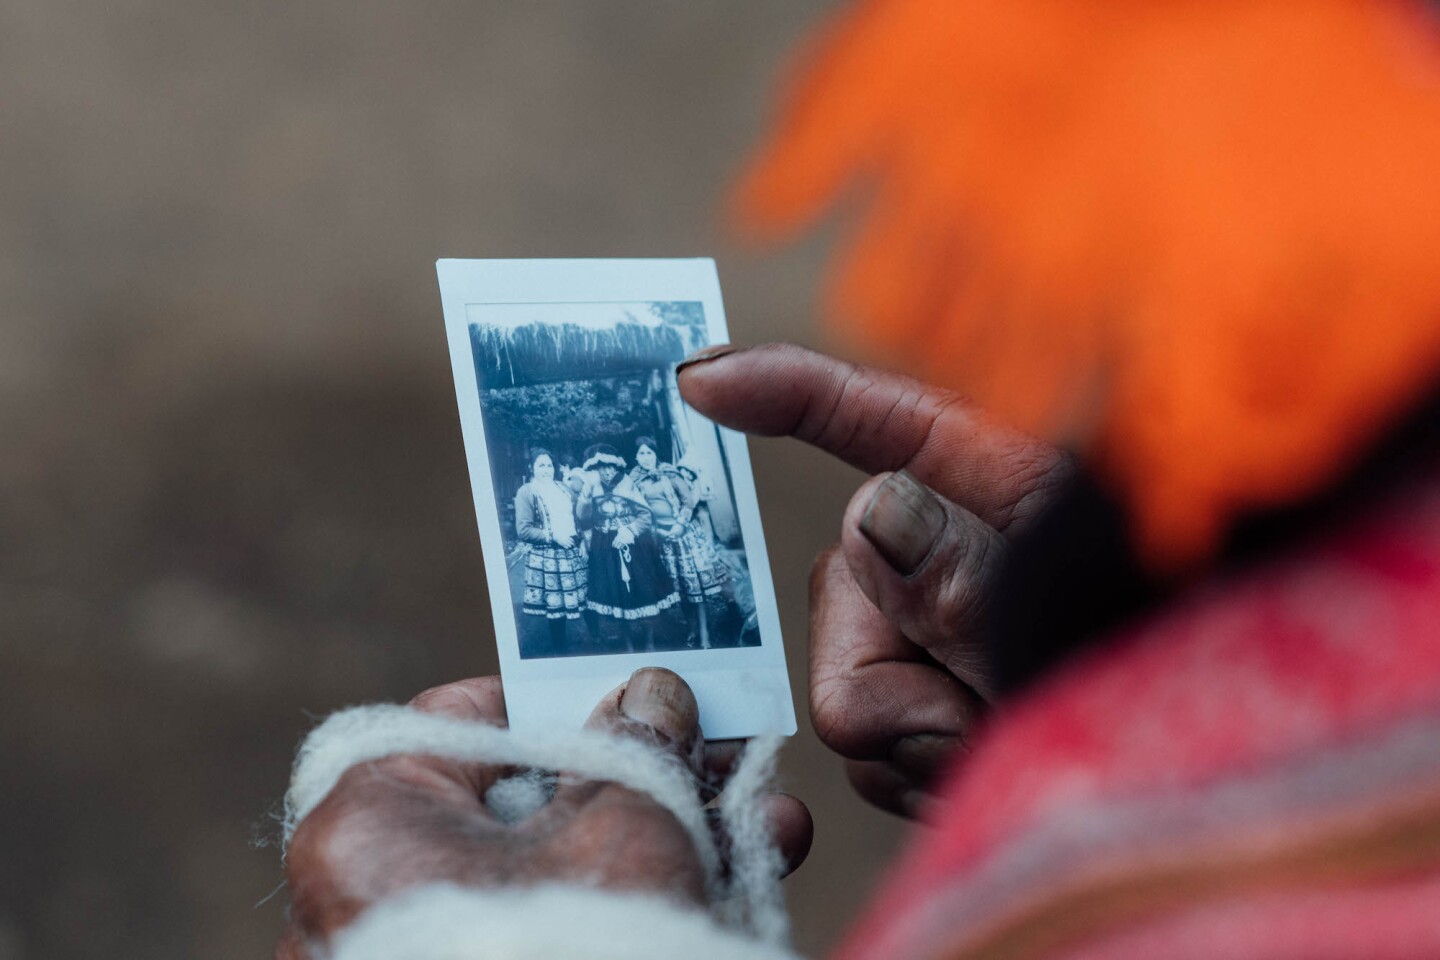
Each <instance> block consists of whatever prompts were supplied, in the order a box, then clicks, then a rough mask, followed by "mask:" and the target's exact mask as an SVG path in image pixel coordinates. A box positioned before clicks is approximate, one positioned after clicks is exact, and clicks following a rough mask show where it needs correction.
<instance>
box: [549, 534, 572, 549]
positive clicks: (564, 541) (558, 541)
mask: <svg viewBox="0 0 1440 960" xmlns="http://www.w3.org/2000/svg"><path fill="white" fill-rule="evenodd" d="M553 539H554V541H555V545H556V546H558V547H564V548H565V549H566V550H569V549H570V548H571V547H573V546H575V538H574V536H565V537H554V538H553Z"/></svg>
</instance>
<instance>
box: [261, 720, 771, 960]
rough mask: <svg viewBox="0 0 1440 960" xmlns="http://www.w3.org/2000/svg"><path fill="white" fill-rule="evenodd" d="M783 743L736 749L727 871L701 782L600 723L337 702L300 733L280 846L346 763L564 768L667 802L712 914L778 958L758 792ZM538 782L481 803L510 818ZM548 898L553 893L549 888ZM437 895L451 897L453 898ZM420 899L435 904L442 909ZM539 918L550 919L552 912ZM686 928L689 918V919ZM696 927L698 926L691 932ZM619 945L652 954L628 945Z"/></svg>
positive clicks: (726, 806)
mask: <svg viewBox="0 0 1440 960" xmlns="http://www.w3.org/2000/svg"><path fill="white" fill-rule="evenodd" d="M782 743H783V738H781V737H778V736H775V737H760V738H756V739H755V740H752V741H751V742H750V744H749V745H748V746H747V747H746V749H745V751H744V753H743V754H742V755H741V758H740V760H739V762H738V763H737V765H736V768H735V770H734V772H733V774H732V776H731V778H730V782H729V785H728V786H727V788H726V790H725V793H724V794H723V795H722V797H721V800H720V804H719V806H720V820H721V825H722V826H723V827H724V829H725V831H726V833H727V834H728V835H729V838H730V867H731V869H730V874H729V877H728V878H726V877H724V876H722V872H721V869H720V855H719V851H718V849H717V847H716V840H715V835H714V833H713V832H712V831H711V829H710V827H709V823H708V818H707V817H706V813H705V810H704V807H703V806H702V804H701V803H700V799H699V795H698V789H697V788H698V784H697V783H696V781H695V778H694V776H693V775H692V774H691V773H690V771H689V770H688V769H686V768H685V767H684V765H683V764H682V763H681V762H680V761H679V760H678V759H676V758H675V757H674V756H673V755H671V754H668V753H665V752H664V751H662V750H660V749H658V748H655V747H650V746H647V745H646V744H644V743H641V742H639V741H637V740H633V739H628V738H623V737H612V736H608V735H606V734H603V733H599V732H597V731H591V730H577V731H569V732H563V733H561V732H550V733H546V734H533V733H532V734H518V733H516V732H514V731H512V730H508V729H506V728H503V727H495V726H491V725H489V724H485V723H478V722H474V721H465V720H457V719H453V718H450V717H444V716H439V715H436V714H429V713H421V712H419V711H417V710H413V709H411V708H409V707H401V706H395V705H390V704H385V705H376V706H365V707H352V708H350V709H348V710H342V711H340V712H339V713H335V714H333V715H331V716H330V717H328V718H327V719H326V720H325V722H323V723H322V724H320V725H319V726H318V727H316V728H315V729H314V730H313V731H311V733H310V735H309V736H308V737H306V738H305V741H304V743H302V744H301V746H300V750H299V752H298V754H297V755H296V758H295V767H294V770H293V771H292V774H291V780H290V790H289V792H288V793H287V794H286V796H285V821H284V837H285V842H286V843H287V844H288V843H289V840H290V838H291V836H293V834H294V832H295V827H296V825H297V824H298V823H299V822H300V820H301V819H303V818H304V817H305V816H306V815H307V814H308V813H310V811H311V810H313V809H315V807H316V806H318V805H319V803H320V802H321V801H322V800H323V799H324V798H325V796H326V794H328V793H329V792H330V790H331V789H333V788H334V786H335V784H336V783H337V782H338V781H339V780H340V777H341V775H342V774H344V772H345V771H346V770H348V769H349V768H350V767H353V766H355V765H357V764H361V763H367V762H370V761H373V760H378V759H380V758H382V757H387V756H393V755H396V754H405V753H408V754H422V755H428V756H439V757H445V758H447V759H451V760H458V761H461V762H467V763H493V764H501V765H506V766H519V767H527V768H532V769H535V770H542V771H561V770H563V771H565V772H566V773H567V774H570V775H575V776H580V777H583V778H585V779H591V780H606V781H610V782H614V783H619V784H622V785H623V786H625V787H628V788H629V789H632V790H635V791H637V792H641V793H645V794H647V795H648V796H650V797H651V798H652V799H654V800H655V802H656V803H658V804H660V805H661V806H663V807H664V808H665V809H667V810H669V811H670V813H671V814H673V815H674V816H675V818H676V819H677V820H678V821H679V822H680V824H681V825H682V826H683V827H684V828H685V830H686V832H687V833H688V834H689V836H690V839H691V842H692V843H693V844H694V845H695V849H696V852H697V854H698V856H699V857H700V861H701V865H702V867H703V868H704V870H705V875H706V886H707V889H708V891H709V893H710V899H711V902H712V903H714V904H715V912H716V918H717V919H718V920H719V921H720V922H722V923H724V924H726V925H728V926H729V927H730V928H731V929H733V930H736V931H740V932H743V933H748V934H749V935H751V936H754V937H757V938H759V939H760V940H761V941H763V943H765V944H767V945H770V946H771V947H773V948H775V949H779V950H782V953H777V954H775V956H782V955H786V954H784V953H783V947H782V945H783V944H785V943H786V942H787V941H788V938H789V918H788V915H787V914H786V911H785V907H784V898H783V895H782V892H781V889H780V873H781V870H782V868H783V862H782V859H781V856H780V853H779V851H778V850H777V849H776V847H775V844H774V842H773V840H772V839H771V837H770V835H769V831H768V829H767V827H766V823H765V818H764V811H763V810H762V808H761V800H762V798H763V796H764V793H765V791H766V789H767V788H768V786H769V784H770V782H771V780H772V778H773V776H774V771H775V760H776V755H777V754H778V752H779V749H780V746H781V745H782ZM515 779H517V780H523V779H524V778H515ZM542 790H543V787H541V786H540V784H539V780H538V779H537V778H532V779H531V783H530V785H529V786H528V787H526V786H525V785H524V784H523V783H522V784H521V785H519V786H515V787H514V788H513V789H512V788H510V787H506V788H503V789H502V793H501V795H500V796H498V797H496V798H490V797H487V802H489V803H491V804H492V805H495V804H496V803H498V804H499V806H500V808H501V809H500V810H499V813H500V815H501V816H502V817H505V816H507V815H514V816H515V817H516V819H518V818H519V815H520V814H521V810H520V807H525V806H528V807H530V808H531V809H533V808H534V806H535V805H537V804H540V803H543V802H544V797H543V794H542V793H541V792H540V791H542ZM511 794H513V795H511ZM511 808H513V809H511ZM507 810H508V811H509V813H508V814H507V813H506V811H507ZM544 889H550V890H551V892H552V893H553V892H554V889H555V888H544ZM458 892H463V891H454V890H452V891H451V893H452V894H455V893H458ZM532 892H536V891H529V892H522V891H502V892H501V893H504V894H505V895H506V896H509V895H514V896H517V897H525V896H529V895H530V893H532ZM569 892H570V893H572V894H574V895H576V896H584V897H587V898H591V899H594V898H597V897H608V896H610V895H608V894H603V893H601V892H599V891H594V890H573V889H572V890H570V891H569ZM500 895H501V894H500V893H496V892H489V893H484V894H473V896H475V897H480V898H481V899H486V900H487V902H489V901H490V900H491V899H493V898H495V897H498V896H500ZM547 896H549V894H547ZM550 899H551V900H553V897H550ZM645 899H646V898H643V897H634V896H631V897H628V898H625V900H626V902H627V903H629V902H630V901H635V900H645ZM407 902H408V901H407ZM444 902H446V903H452V904H454V903H458V901H455V900H454V898H453V896H452V897H451V898H450V899H448V900H445V901H444ZM467 902H469V901H467ZM545 902H549V900H547V901H545ZM596 902H597V903H598V901H596ZM387 903H388V901H387ZM656 903H658V906H654V909H664V910H675V909H676V908H674V907H672V906H668V905H666V904H665V903H664V902H663V901H656ZM385 906H386V904H381V905H377V907H376V908H375V910H379V909H380V908H381V907H385ZM652 906H653V905H652ZM408 909H411V908H407V910H408ZM414 909H417V910H418V909H421V908H420V907H414ZM424 909H425V910H432V911H433V910H437V909H439V908H437V907H425V908H424ZM486 909H489V908H486ZM535 909H539V907H538V906H537V907H536V908H535ZM591 909H597V908H591ZM371 912H374V911H371ZM688 914H689V915H691V916H692V919H693V916H694V912H693V911H689V912H688ZM367 916H368V914H367ZM553 919H554V918H552V921H553ZM701 919H704V918H701ZM387 922H388V921H387ZM406 922H409V921H406ZM620 922H621V923H622V925H624V926H626V927H629V928H631V929H632V931H633V930H634V929H636V928H635V925H634V923H633V921H628V920H626V921H620ZM679 922H680V921H678V920H677V921H676V923H679ZM696 922H698V921H696ZM706 922H707V923H709V922H710V921H708V920H707V921H706ZM547 925H548V926H555V924H553V922H551V923H549V924H547ZM561 926H565V925H563V924H562V925H561ZM691 926H692V927H693V923H692V924H691ZM712 926H713V924H712ZM677 929H678V928H677ZM686 929H691V927H687V928H686ZM700 929H701V928H699V927H694V930H697V931H698V930H700ZM647 935H648V933H647ZM437 936H438V934H437ZM592 945H593V943H592ZM404 955H405V956H415V957H420V956H426V957H432V956H433V957H451V956H454V957H461V956H463V957H471V956H486V957H488V956H492V955H493V956H503V957H509V956H517V957H524V956H530V954H527V953H514V954H509V953H506V954H490V953H465V954H459V953H443V952H442V953H427V954H416V953H406V954H404ZM537 955H540V954H537ZM543 955H546V956H555V957H562V956H565V955H566V954H564V953H559V952H554V950H552V951H551V952H549V953H546V954H543ZM578 955H582V954H577V956H578ZM583 955H587V956H588V955H595V954H583ZM623 955H624V956H633V957H640V956H648V954H640V953H635V952H633V950H632V951H630V952H627V953H625V954H623ZM673 955H674V954H673V953H672V954H667V956H673ZM702 955H707V956H708V955H710V954H702ZM355 956H370V954H368V953H366V954H355ZM376 956H379V954H376ZM394 956H399V955H398V954H395V955H394ZM606 956H608V954H607V955H606ZM617 956H618V955H617ZM737 956H739V955H738V954H737ZM747 956H748V955H747ZM756 956H760V955H758V954H757V955H756ZM767 956H768V955H767Z"/></svg>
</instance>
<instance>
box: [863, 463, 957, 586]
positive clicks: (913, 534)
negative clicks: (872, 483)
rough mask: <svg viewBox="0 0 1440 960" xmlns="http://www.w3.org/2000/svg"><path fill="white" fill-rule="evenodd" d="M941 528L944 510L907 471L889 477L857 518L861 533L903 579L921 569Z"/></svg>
mask: <svg viewBox="0 0 1440 960" xmlns="http://www.w3.org/2000/svg"><path fill="white" fill-rule="evenodd" d="M943 529H945V508H944V507H942V506H940V501H939V500H937V499H936V498H935V494H933V493H931V492H930V490H929V488H928V487H926V486H925V485H924V484H922V483H921V482H920V481H918V480H916V479H915V478H914V477H913V476H911V475H910V471H908V470H901V471H899V472H898V473H892V474H890V476H889V477H888V478H887V479H886V480H885V482H884V483H882V484H880V487H879V488H878V489H877V490H876V491H875V495H874V496H873V497H871V498H870V506H868V507H866V508H865V515H864V516H863V517H861V518H860V532H861V533H863V534H865V539H867V540H869V541H870V542H871V543H872V544H874V545H875V549H876V550H878V551H879V552H880V556H882V557H884V558H885V562H886V563H888V564H890V566H891V567H892V568H893V569H894V570H895V572H896V573H898V574H900V575H901V576H902V577H908V576H910V575H911V574H913V573H915V571H917V570H919V569H920V567H921V566H922V565H923V564H924V563H925V559H926V558H927V557H929V556H930V551H931V550H932V549H934V547H935V541H936V540H937V539H938V538H939V536H940V531H941V530H943Z"/></svg>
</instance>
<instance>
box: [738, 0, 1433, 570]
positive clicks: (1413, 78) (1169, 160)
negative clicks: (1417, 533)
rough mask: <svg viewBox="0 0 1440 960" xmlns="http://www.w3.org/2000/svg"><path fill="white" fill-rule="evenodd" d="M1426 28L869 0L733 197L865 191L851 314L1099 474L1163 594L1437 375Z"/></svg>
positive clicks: (839, 288) (785, 226) (865, 331)
mask: <svg viewBox="0 0 1440 960" xmlns="http://www.w3.org/2000/svg"><path fill="white" fill-rule="evenodd" d="M1434 13H1435V10H1432V9H1431V8H1430V7H1428V6H1427V5H1425V4H1422V3H1421V2H1419V0H1249V2H1239V0H1204V2H1200V0H1004V2H1000V3H995V2H984V0H868V2H864V3H861V4H860V5H859V6H858V7H856V8H854V9H852V10H850V11H848V12H846V13H844V14H843V15H841V16H840V17H838V18H837V19H836V20H835V21H834V22H832V23H831V24H830V25H829V27H828V29H827V30H825V31H823V32H822V33H821V35H820V36H819V37H818V42H817V44H816V45H815V46H814V47H813V48H812V49H811V50H810V52H809V56H808V58H807V59H806V60H805V61H804V62H803V63H802V65H801V66H802V69H801V70H800V71H799V74H798V77H797V78H796V79H797V82H796V84H795V86H794V90H793V92H792V96H791V97H790V99H789V106H788V109H787V110H786V111H785V112H784V113H783V115H782V117H781V120H780V123H779V124H778V127H777V129H776V131H775V133H774V134H773V136H772V138H771V139H770V141H769V143H768V144H767V145H766V146H765V147H764V149H763V150H762V152H761V153H760V156H759V157H758V158H757V161H756V162H755V164H754V165H753V167H752V169H751V170H750V172H749V174H748V176H747V177H746V178H745V179H744V181H743V183H742V184H741V188H740V191H739V198H738V200H739V202H738V205H737V209H738V213H739V219H740V223H741V225H742V226H743V227H744V228H745V229H747V230H748V231H749V232H750V233H751V234H752V235H756V236H761V237H776V236H779V235H783V234H785V233H787V232H793V231H795V230H797V229H798V228H800V227H802V226H804V225H806V224H808V223H809V222H811V221H812V220H814V219H815V218H816V217H817V216H818V215H819V214H820V213H821V212H822V211H823V210H824V208H826V207H827V206H828V205H830V204H832V203H834V202H835V201H836V200H837V199H838V198H839V197H840V194H841V192H842V191H843V190H844V189H845V188H847V187H848V186H850V185H851V184H853V183H855V182H857V181H861V182H864V183H865V185H866V187H867V193H866V194H865V195H864V199H865V202H866V203H867V205H868V214H867V216H866V219H865V221H864V223H863V225H862V227H861V228H860V230H859V231H858V233H857V235H856V237H855V239H854V241H853V243H852V244H851V246H850V249H849V251H848V252H847V254H846V255H845V256H843V258H842V259H841V262H840V265H839V269H838V273H837V276H836V277H835V280H834V282H833V289H832V292H831V304H832V305H831V312H832V313H833V314H834V315H836V316H837V317H838V318H840V319H841V321H842V322H843V325H844V326H845V327H846V328H847V329H849V330H851V331H853V332H854V334H855V335H857V339H858V341H859V342H860V343H861V344H863V345H864V346H866V347H867V348H869V349H871V350H874V351H877V352H879V353H880V354H881V355H882V356H883V357H885V358H886V359H887V360H889V361H890V362H898V363H899V364H901V365H903V366H906V367H908V368H910V369H912V370H915V371H916V372H918V373H920V374H921V375H923V376H925V377H927V378H929V379H931V380H933V381H935V382H939V383H944V384H947V385H950V386H954V387H956V388H958V389H960V390H962V391H964V392H966V393H968V394H969V395H971V396H973V397H975V398H976V399H977V400H979V401H981V402H982V403H984V404H987V405H989V406H990V407H991V408H992V409H994V410H995V411H997V412H998V413H1000V414H1001V415H1003V416H1006V417H1009V418H1011V419H1012V420H1014V421H1015V422H1017V423H1018V424H1020V425H1021V426H1024V427H1026V428H1028V429H1031V430H1035V431H1037V432H1040V433H1042V434H1044V435H1047V436H1049V437H1051V438H1053V439H1056V440H1058V441H1060V442H1063V443H1067V444H1070V445H1073V446H1077V447H1080V448H1082V449H1084V450H1085V451H1086V452H1087V453H1088V454H1089V456H1090V458H1091V460H1092V462H1093V464H1094V465H1095V466H1096V468H1097V469H1098V471H1099V472H1100V473H1101V475H1102V476H1103V477H1104V478H1105V480H1106V481H1107V482H1108V483H1109V484H1110V485H1111V487H1112V488H1113V489H1115V490H1116V491H1117V492H1118V493H1119V494H1120V495H1121V496H1122V497H1123V498H1124V499H1125V501H1126V502H1127V503H1129V504H1130V507H1131V512H1132V516H1133V520H1134V529H1135V535H1136V539H1137V542H1138V543H1139V545H1140V547H1141V549H1142V551H1143V552H1144V554H1145V555H1146V556H1147V557H1148V558H1149V559H1150V560H1151V562H1152V563H1153V564H1155V565H1157V566H1161V567H1172V568H1173V567H1176V566H1179V565H1183V564H1187V563H1191V562H1194V561H1196V560H1198V559H1201V558H1203V557H1204V556H1205V555H1206V554H1207V553H1208V552H1209V551H1211V550H1213V549H1214V548H1215V547H1216V546H1217V544H1218V543H1219V541H1220V539H1221V538H1222V537H1223V536H1224V534H1225V532H1226V530H1227V528H1228V526H1229V523H1230V522H1231V520H1232V519H1234V518H1235V517H1236V516H1238V515H1239V514H1242V513H1244V512H1246V511H1250V510H1258V509H1264V508H1266V507H1270V506H1274V505H1278V504H1283V503H1286V502H1289V501H1292V500H1295V499H1296V498H1299V497H1302V496H1304V495H1306V494H1308V493H1311V492H1314V491H1315V490H1316V489H1317V488H1319V487H1320V486H1321V485H1323V483H1324V482H1325V481H1326V480H1327V479H1329V478H1331V477H1333V476H1334V475H1335V474H1336V473H1337V471H1338V470H1340V469H1341V468H1342V467H1343V466H1344V465H1345V464H1346V463H1347V462H1348V461H1349V460H1350V459H1352V458H1354V457H1355V456H1356V455H1358V453H1359V452H1360V451H1361V449H1362V447H1363V446H1364V444H1365V443H1366V442H1367V441H1368V440H1369V439H1371V438H1373V437H1374V436H1375V434H1376V433H1377V432H1378V431H1379V430H1380V429H1381V428H1382V427H1384V425H1385V424H1386V423H1387V422H1389V421H1390V420H1391V419H1393V418H1394V417H1396V416H1397V415H1398V414H1399V413H1400V412H1401V411H1402V410H1403V409H1404V408H1406V407H1407V405H1410V404H1413V403H1414V402H1415V401H1416V400H1417V399H1418V397H1419V396H1420V395H1421V394H1422V393H1424V392H1426V391H1427V390H1428V389H1429V388H1430V386H1431V385H1432V383H1433V382H1434V379H1433V378H1434V375H1435V372H1436V371H1437V369H1440V24H1437V22H1436V20H1435V19H1434Z"/></svg>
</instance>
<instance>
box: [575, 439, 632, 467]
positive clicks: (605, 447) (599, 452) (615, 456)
mask: <svg viewBox="0 0 1440 960" xmlns="http://www.w3.org/2000/svg"><path fill="white" fill-rule="evenodd" d="M602 464H606V465H609V466H612V467H614V468H615V469H616V470H624V469H625V458H624V457H622V456H620V454H619V453H617V452H616V451H615V448H614V447H612V446H610V444H608V443H597V444H595V445H594V446H592V447H590V448H589V449H587V450H586V451H585V462H584V463H582V464H581V465H580V469H582V470H594V469H595V468H596V467H598V466H601V465H602Z"/></svg>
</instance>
